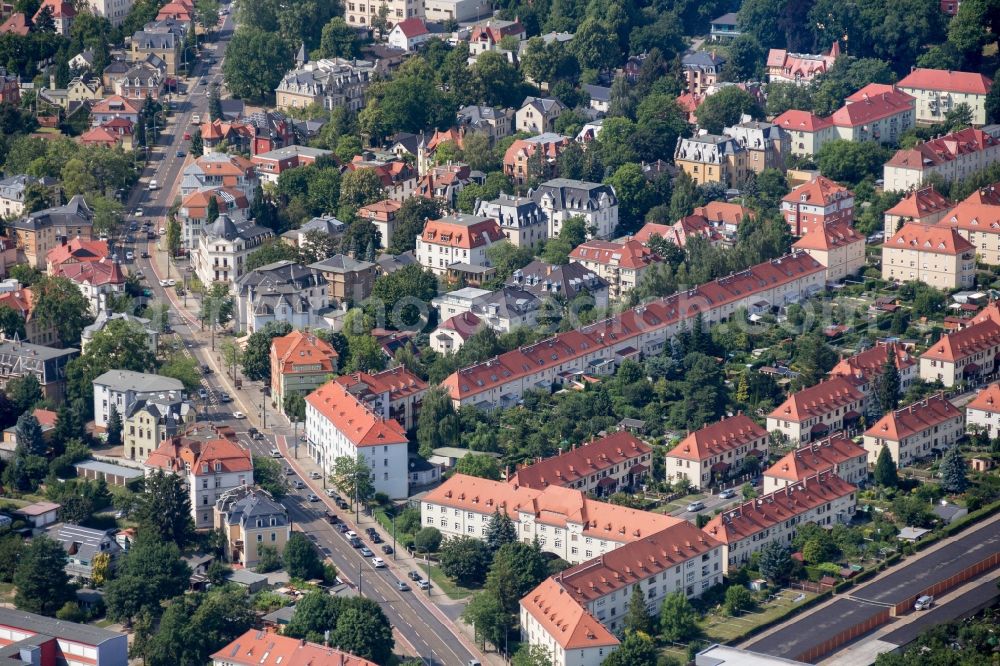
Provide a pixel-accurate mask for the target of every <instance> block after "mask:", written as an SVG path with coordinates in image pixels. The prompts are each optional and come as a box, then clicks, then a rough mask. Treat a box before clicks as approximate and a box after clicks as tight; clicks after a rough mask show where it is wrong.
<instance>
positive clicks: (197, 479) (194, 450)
mask: <svg viewBox="0 0 1000 666" xmlns="http://www.w3.org/2000/svg"><path fill="white" fill-rule="evenodd" d="M143 466H144V467H145V468H146V475H147V476H149V475H151V474H155V473H158V472H159V473H163V474H176V475H177V476H179V477H180V478H181V479H182V480H183V481H184V484H185V485H186V486H187V490H188V493H189V494H190V499H191V514H192V516H191V517H192V518H194V524H195V527H196V528H199V529H202V528H211V527H214V526H216V525H215V520H214V512H213V509H214V508H215V504H216V502H218V501H219V499H220V498H221V497H222V496H223V495H224V494H225V493H226V491H229V490H232V489H233V488H241V487H243V486H252V485H253V460H252V459H251V457H250V451H249V450H246V449H244V448H243V447H241V446H240V445H239V443H238V442H236V441H233V440H230V439H226V438H220V437H219V436H218V435H217V434H216V432H215V431H214V430H213V429H209V428H202V429H197V428H196V429H192V430H188V432H187V433H185V434H184V435H183V436H179V437H171V438H170V439H168V440H166V441H164V442H163V443H162V444H160V446H158V447H157V449H156V450H155V451H153V452H152V453H151V454H149V457H147V458H146V462H145V463H143Z"/></svg>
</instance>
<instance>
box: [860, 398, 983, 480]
mask: <svg viewBox="0 0 1000 666" xmlns="http://www.w3.org/2000/svg"><path fill="white" fill-rule="evenodd" d="M964 436H965V414H964V413H963V412H962V410H960V409H959V408H958V407H956V406H955V405H953V404H952V403H951V401H950V400H948V398H946V397H945V395H944V393H937V394H935V395H932V396H930V397H928V398H924V399H923V400H920V401H918V402H915V403H913V404H910V405H907V406H906V407H903V408H902V409H897V410H896V411H894V412H890V413H888V414H886V415H885V416H883V417H882V418H881V419H879V420H878V421H876V422H875V425H873V426H872V427H871V428H869V429H868V430H866V431H865V450H866V451H867V452H868V462H869V464H871V465H874V464H875V462H876V461H877V460H878V455H879V453H881V451H882V447H888V449H889V454H890V455H891V456H892V460H893V462H894V463H896V465H897V466H898V467H906V466H907V465H910V464H912V463H913V462H914V461H916V460H919V459H921V458H926V457H928V456H932V455H936V454H938V453H941V452H943V451H944V450H945V449H947V448H949V447H950V446H952V445H953V444H954V443H955V442H957V441H958V440H959V439H961V438H962V437H964Z"/></svg>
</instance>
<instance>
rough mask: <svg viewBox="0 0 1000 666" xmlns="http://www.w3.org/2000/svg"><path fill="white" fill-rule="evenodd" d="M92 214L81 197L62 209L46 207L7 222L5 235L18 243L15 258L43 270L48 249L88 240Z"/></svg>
mask: <svg viewBox="0 0 1000 666" xmlns="http://www.w3.org/2000/svg"><path fill="white" fill-rule="evenodd" d="M93 226H94V213H93V212H92V211H91V210H90V207H89V206H88V205H87V202H86V201H85V200H84V198H83V195H81V194H78V195H76V196H74V197H73V198H72V199H70V200H69V203H67V204H66V205H64V206H55V207H53V208H46V209H45V210H40V211H38V212H35V213H31V214H30V215H26V216H24V217H21V218H18V219H16V220H14V221H12V222H9V223H8V232H7V233H8V234H9V235H10V236H13V237H14V239H15V242H16V243H17V248H18V255H19V256H20V257H22V258H23V260H24V261H25V262H26V263H27V264H28V265H30V266H31V267H33V268H37V269H38V270H45V268H46V265H45V258H46V256H48V253H49V251H50V250H52V249H53V248H55V247H58V246H60V245H62V244H63V243H64V242H66V241H68V240H69V239H70V238H81V239H83V240H90V238H91V230H92V229H93Z"/></svg>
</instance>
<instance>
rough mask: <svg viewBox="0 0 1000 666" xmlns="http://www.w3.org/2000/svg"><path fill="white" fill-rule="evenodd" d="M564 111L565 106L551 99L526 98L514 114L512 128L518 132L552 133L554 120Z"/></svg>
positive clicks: (554, 126)
mask: <svg viewBox="0 0 1000 666" xmlns="http://www.w3.org/2000/svg"><path fill="white" fill-rule="evenodd" d="M565 110H566V105H565V104H563V103H562V102H560V101H559V100H557V99H555V98H552V97H530V96H529V97H526V98H525V99H524V101H523V102H522V103H521V108H520V109H518V110H517V113H515V114H514V126H515V128H516V131H518V132H528V133H529V134H542V133H544V132H554V131H555V129H556V118H558V117H559V116H560V115H562V113H563V111H565Z"/></svg>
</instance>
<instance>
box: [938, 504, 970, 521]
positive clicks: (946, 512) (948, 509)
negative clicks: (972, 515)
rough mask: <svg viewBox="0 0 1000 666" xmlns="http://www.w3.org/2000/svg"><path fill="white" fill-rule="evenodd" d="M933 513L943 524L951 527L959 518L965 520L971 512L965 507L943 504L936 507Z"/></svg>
mask: <svg viewBox="0 0 1000 666" xmlns="http://www.w3.org/2000/svg"><path fill="white" fill-rule="evenodd" d="M931 512H932V513H933V514H934V515H935V516H937V517H938V518H939V519H940V520H941V522H943V523H944V524H945V525H950V524H951V523H953V522H955V521H956V520H958V519H959V518H964V517H965V516H967V515H969V510H968V509H966V508H965V507H964V506H959V505H957V504H950V503H948V502H941V504H938V505H937V506H935V507H934V508H933V509H932V510H931Z"/></svg>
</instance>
